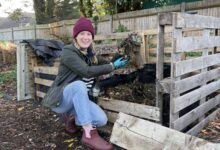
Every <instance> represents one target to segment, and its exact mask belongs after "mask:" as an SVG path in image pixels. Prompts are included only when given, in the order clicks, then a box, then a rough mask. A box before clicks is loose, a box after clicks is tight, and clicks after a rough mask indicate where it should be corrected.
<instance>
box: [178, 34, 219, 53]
mask: <svg viewBox="0 0 220 150" xmlns="http://www.w3.org/2000/svg"><path fill="white" fill-rule="evenodd" d="M176 46H177V48H176V49H175V52H189V51H192V50H200V49H204V48H213V47H215V46H220V36H202V37H183V38H182V40H181V41H179V40H177V43H176Z"/></svg>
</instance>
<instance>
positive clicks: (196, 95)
mask: <svg viewBox="0 0 220 150" xmlns="http://www.w3.org/2000/svg"><path fill="white" fill-rule="evenodd" d="M219 87H220V80H218V81H214V82H212V83H209V84H207V85H204V86H202V87H201V88H199V89H196V90H193V91H192V92H189V93H187V94H185V95H182V96H180V97H176V98H174V108H173V111H174V112H178V111H180V110H182V109H183V108H185V107H187V106H189V105H191V104H193V103H194V102H196V101H198V100H200V99H202V98H204V97H205V96H207V95H209V94H211V93H213V92H215V91H217V90H218V89H219Z"/></svg>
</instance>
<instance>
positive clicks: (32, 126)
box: [0, 67, 220, 150]
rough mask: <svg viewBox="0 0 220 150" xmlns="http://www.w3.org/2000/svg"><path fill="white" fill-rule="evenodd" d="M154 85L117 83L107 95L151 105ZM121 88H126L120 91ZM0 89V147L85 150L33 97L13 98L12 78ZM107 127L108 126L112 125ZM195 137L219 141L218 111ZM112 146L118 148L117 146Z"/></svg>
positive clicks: (77, 137) (0, 149) (1, 149)
mask: <svg viewBox="0 0 220 150" xmlns="http://www.w3.org/2000/svg"><path fill="white" fill-rule="evenodd" d="M8 69H11V68H10V67H8ZM8 69H5V68H4V69H2V68H0V71H9V70H8ZM154 88H155V87H154V86H153V85H151V86H148V87H145V86H144V85H137V86H135V87H130V86H129V85H123V86H117V87H116V88H115V90H113V91H111V90H110V91H109V92H108V94H109V96H111V97H112V98H114V99H128V95H133V98H130V99H129V100H130V101H132V100H134V99H139V102H140V103H146V104H149V105H153V102H151V101H148V100H147V99H151V97H150V95H151V94H152V95H153V91H155V90H154ZM121 89H126V90H125V92H124V93H121ZM131 89H132V90H131ZM143 89H145V90H148V91H149V93H148V94H146V95H143V96H142V97H141V95H138V94H136V95H134V94H132V93H133V92H132V91H135V90H138V91H141V90H143ZM0 92H1V93H3V95H2V94H1V95H0V127H1V128H0V133H1V134H0V143H1V144H0V150H12V149H16V150H38V149H40V150H48V149H49V150H53V149H56V150H68V149H77V150H89V148H87V147H86V146H84V145H83V144H82V143H81V140H80V139H81V136H82V135H81V133H82V132H78V134H76V135H75V136H73V135H69V134H67V133H66V132H65V131H64V124H63V123H62V122H61V121H60V117H59V116H58V115H57V114H55V113H53V112H51V111H50V110H49V109H46V108H44V107H42V106H41V105H40V104H39V103H37V102H35V101H33V100H29V101H17V99H16V81H10V82H7V83H5V84H1V85H0ZM117 92H118V93H117ZM129 97H130V96H129ZM143 97H144V98H143ZM108 127H109V129H111V127H112V125H109V126H108ZM99 133H100V135H101V136H102V137H104V138H105V139H106V140H108V141H109V138H110V133H111V132H109V130H108V131H106V130H105V129H101V130H99ZM199 137H201V138H204V139H206V140H210V141H212V142H219V143H220V113H219V114H218V116H217V117H216V120H215V121H214V122H210V124H209V126H208V127H207V128H205V129H204V130H202V131H201V133H200V134H199ZM115 148H116V149H118V150H121V148H119V147H117V146H115Z"/></svg>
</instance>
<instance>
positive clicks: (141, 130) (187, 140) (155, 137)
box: [110, 113, 220, 150]
mask: <svg viewBox="0 0 220 150" xmlns="http://www.w3.org/2000/svg"><path fill="white" fill-rule="evenodd" d="M110 141H111V142H112V143H114V144H116V145H118V146H120V147H122V148H125V149H127V150H162V149H163V150H174V149H175V150H176V149H178V150H191V149H193V150H207V149H211V150H218V149H220V145H219V144H214V143H211V142H208V141H205V140H203V139H200V138H197V137H194V136H191V135H188V134H184V133H181V132H178V131H176V130H173V129H170V128H166V127H163V126H161V125H158V124H156V123H152V122H150V121H146V120H143V119H138V118H136V117H133V116H129V115H126V114H123V113H119V117H118V119H117V120H116V122H115V124H114V127H113V131H112V135H111V139H110Z"/></svg>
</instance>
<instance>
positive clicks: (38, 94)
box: [36, 91, 46, 98]
mask: <svg viewBox="0 0 220 150" xmlns="http://www.w3.org/2000/svg"><path fill="white" fill-rule="evenodd" d="M36 95H37V97H40V98H44V96H45V95H46V93H44V92H41V91H36Z"/></svg>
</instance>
